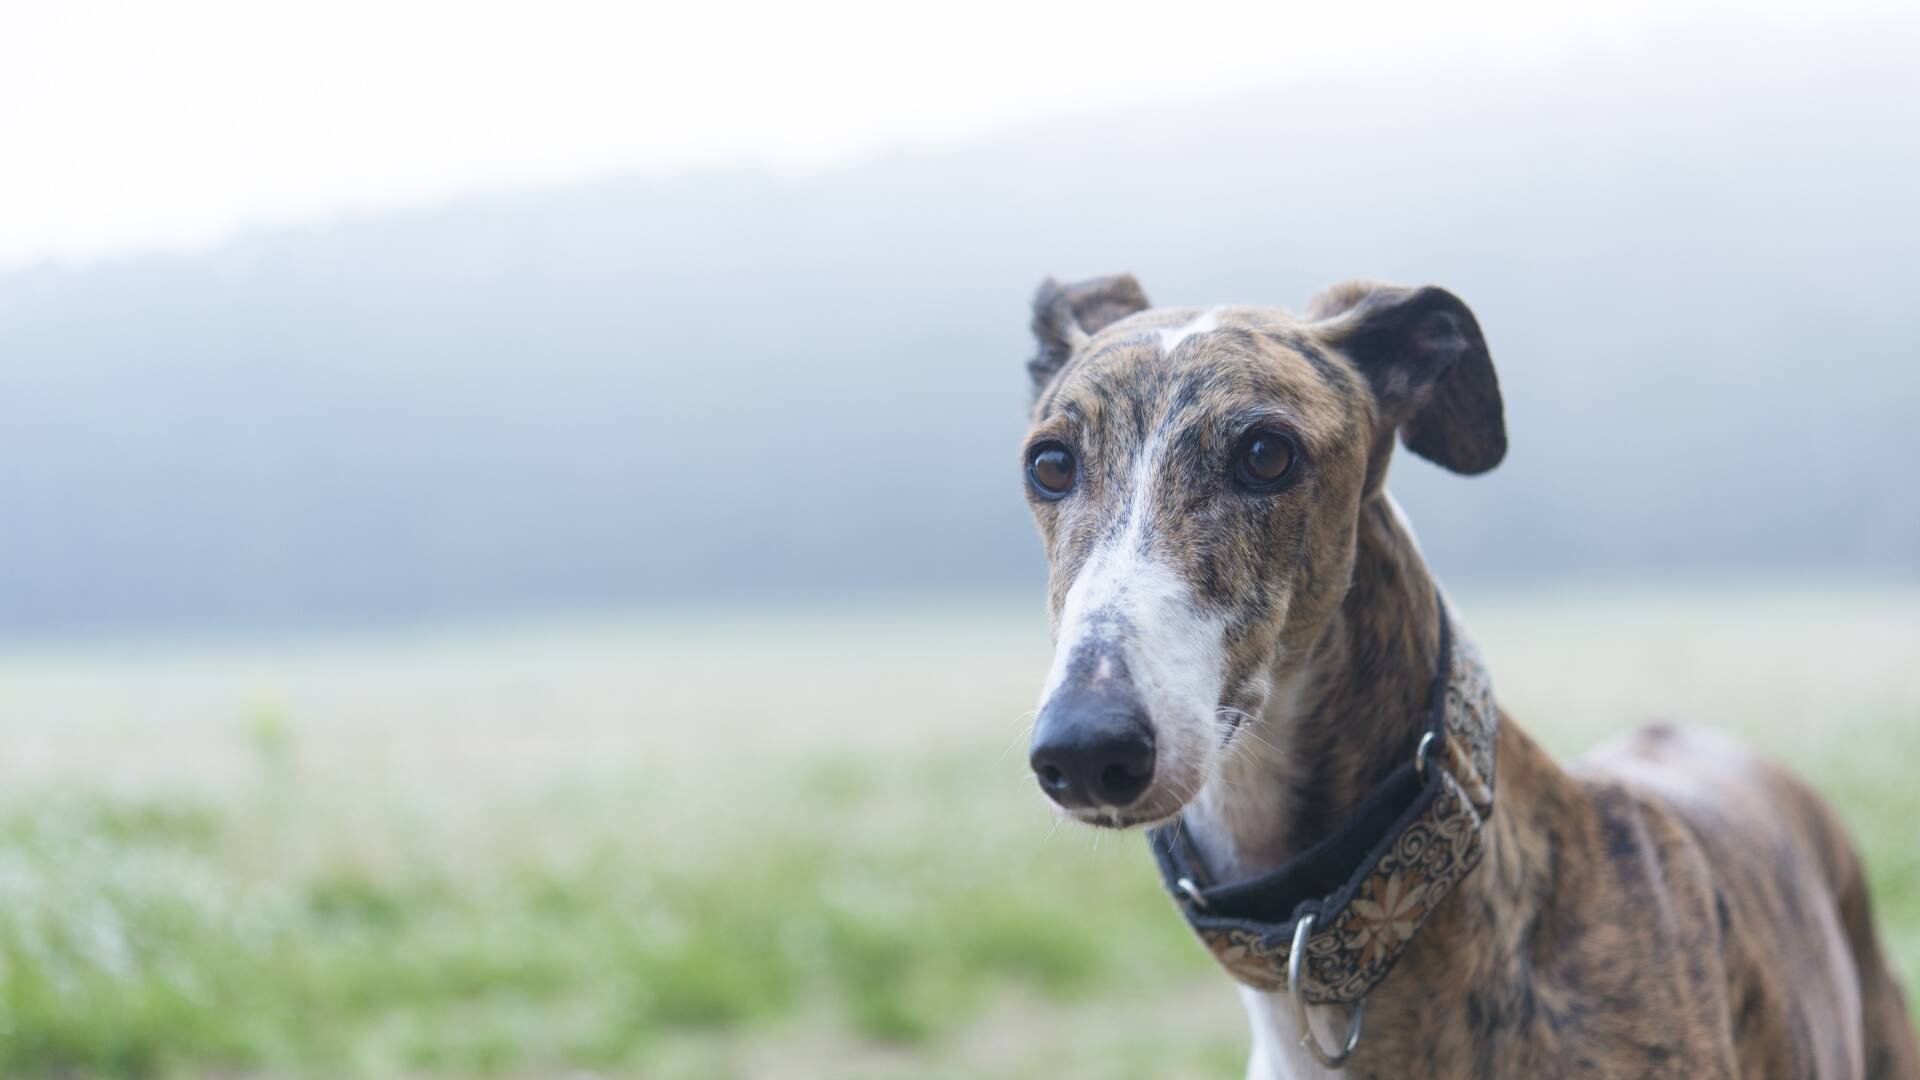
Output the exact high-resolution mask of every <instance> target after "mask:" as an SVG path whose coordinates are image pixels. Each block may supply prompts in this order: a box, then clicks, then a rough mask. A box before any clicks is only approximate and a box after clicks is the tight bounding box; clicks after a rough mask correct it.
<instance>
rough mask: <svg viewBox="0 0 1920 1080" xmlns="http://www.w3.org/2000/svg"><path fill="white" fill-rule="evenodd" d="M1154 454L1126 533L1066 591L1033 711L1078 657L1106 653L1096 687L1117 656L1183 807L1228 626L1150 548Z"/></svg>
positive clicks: (1221, 677) (1207, 732)
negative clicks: (1043, 683) (1050, 657)
mask: <svg viewBox="0 0 1920 1080" xmlns="http://www.w3.org/2000/svg"><path fill="white" fill-rule="evenodd" d="M1160 445H1161V444H1160V440H1159V439H1158V438H1155V439H1152V440H1149V442H1148V443H1147V445H1146V446H1144V447H1142V448H1141V451H1140V456H1139V457H1138V458H1137V459H1135V462H1134V469H1133V478H1132V479H1133V489H1132V491H1131V492H1130V493H1129V498H1128V503H1129V505H1128V508H1127V525H1126V528H1125V529H1123V530H1122V531H1121V534H1120V535H1119V536H1118V537H1117V538H1115V539H1114V540H1113V541H1112V542H1111V543H1109V544H1108V545H1106V546H1105V547H1103V548H1101V549H1100V550H1098V551H1096V552H1094V553H1093V555H1092V556H1091V557H1089V558H1088V560H1087V562H1086V564H1085V565H1084V566H1083V567H1081V570H1080V574H1079V576H1078V577H1077V578H1075V579H1074V582H1073V585H1072V587H1070V588H1069V589H1068V590H1067V596H1066V602H1065V603H1064V605H1063V606H1062V608H1061V612H1060V633H1059V640H1058V644H1057V645H1056V646H1055V648H1054V654H1053V667H1052V669H1051V670H1050V671H1049V672H1048V673H1047V682H1046V687H1045V689H1044V690H1042V691H1041V694H1040V707H1041V708H1042V709H1045V708H1046V704H1047V702H1048V701H1049V700H1050V699H1051V698H1052V697H1053V695H1054V692H1055V691H1057V690H1058V689H1059V688H1060V685H1061V684H1062V683H1063V682H1065V681H1066V679H1067V674H1068V672H1069V671H1070V670H1072V669H1074V667H1075V666H1076V665H1075V664H1074V661H1075V659H1076V658H1078V657H1079V656H1080V655H1081V653H1082V652H1083V651H1084V650H1090V649H1097V650H1099V652H1100V653H1101V654H1104V655H1097V656H1096V658H1095V663H1094V664H1093V667H1092V670H1093V677H1094V678H1096V679H1097V678H1104V677H1107V676H1109V675H1111V673H1112V670H1113V665H1112V661H1111V659H1109V657H1111V656H1113V655H1118V656H1119V657H1120V659H1121V660H1122V661H1123V662H1124V664H1125V668H1126V671H1127V673H1128V675H1129V676H1130V677H1131V678H1132V680H1133V684H1134V688H1135V690H1137V691H1138V693H1139V694H1140V702H1141V704H1142V705H1143V706H1145V708H1146V712H1147V717H1148V719H1149V721H1150V722H1151V723H1152V725H1153V729H1154V746H1155V758H1156V763H1155V768H1154V771H1155V774H1156V777H1157V778H1163V779H1165V780H1166V781H1167V782H1168V783H1172V784H1176V785H1179V786H1180V787H1181V788H1182V790H1181V791H1180V795H1181V796H1182V797H1183V798H1184V797H1186V796H1190V795H1191V794H1192V793H1193V789H1194V788H1195V787H1197V786H1198V785H1199V783H1200V780H1201V779H1202V778H1203V777H1204V770H1205V769H1206V768H1207V767H1208V766H1209V765H1210V763H1211V760H1212V754H1213V752H1214V749H1215V745H1216V743H1217V742H1218V739H1217V737H1216V733H1215V730H1214V729H1215V725H1216V719H1215V711H1216V709H1217V708H1218V706H1219V703H1220V693H1221V687H1222V685H1223V684H1224V681H1225V678H1226V675H1225V667H1226V642H1225V635H1226V622H1225V620H1224V619H1223V618H1221V617H1219V616H1217V615H1214V614H1212V613H1209V612H1207V611H1205V610H1204V609H1203V608H1202V606H1201V605H1200V604H1199V602H1198V598H1197V597H1195V596H1194V594H1193V590H1192V588H1191V587H1190V586H1189V585H1188V584H1187V582H1186V580H1185V579H1184V578H1183V577H1181V575H1180V573H1179V571H1178V569H1177V568H1176V567H1175V566H1173V565H1172V564H1171V563H1169V562H1168V561H1167V560H1166V559H1165V558H1164V557H1160V556H1156V555H1155V554H1153V553H1152V552H1151V551H1150V550H1149V549H1148V545H1147V526H1148V523H1149V522H1150V521H1151V520H1152V514H1153V506H1152V489H1153V484H1152V480H1153V469H1154V465H1155V463H1156V460H1157V458H1158V456H1159V452H1160ZM1082 670H1085V669H1084V668H1083V669H1082ZM1196 770H1200V771H1199V772H1196ZM1157 782H1158V780H1156V783H1157ZM1149 798H1151V796H1149Z"/></svg>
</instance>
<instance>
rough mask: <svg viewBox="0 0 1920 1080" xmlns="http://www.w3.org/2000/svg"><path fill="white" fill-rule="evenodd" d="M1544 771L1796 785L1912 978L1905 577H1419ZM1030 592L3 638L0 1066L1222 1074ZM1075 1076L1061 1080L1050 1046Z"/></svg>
mask: <svg viewBox="0 0 1920 1080" xmlns="http://www.w3.org/2000/svg"><path fill="white" fill-rule="evenodd" d="M1456 600H1457V601H1458V602H1459V606H1460V607H1462V608H1463V609H1464V611H1465V613H1466V615H1467V618H1468V621H1469V624H1470V625H1471V626H1472V628H1473V630H1474V632H1475V634H1476V636H1477V637H1478V638H1479V640H1480V641H1481V643H1482V645H1483V647H1484V649H1485V651H1486V653H1487V654H1488V658H1489V661H1490V663H1491V665H1492V669H1493V673H1494V678H1495V685H1496V687H1497V688H1498V690H1499V694H1500V697H1501V699H1502V701H1503V703H1504V704H1505V705H1506V706H1507V707H1508V709H1509V710H1510V711H1511V712H1512V713H1513V714H1514V715H1515V716H1516V717H1517V718H1518V720H1519V721H1520V722H1521V723H1522V724H1524V725H1526V726H1527V727H1528V728H1529V729H1530V730H1531V731H1533V732H1534V733H1535V734H1537V735H1539V736H1541V737H1542V738H1544V740H1545V741H1546V742H1547V743H1548V745H1549V746H1550V747H1552V748H1553V749H1554V750H1556V751H1557V752H1561V753H1568V754H1571V753H1576V752H1578V751H1579V750H1581V749H1583V748H1584V747H1586V746H1588V745H1590V744H1592V743H1593V742H1595V741H1597V740H1598V739H1600V738H1603V737H1604V736H1606V735H1608V734H1610V733H1613V732H1617V731H1621V730H1624V729H1625V728H1626V727H1628V726H1629V725H1631V724H1633V723H1636V722H1638V721H1641V720H1645V719H1649V718H1652V717H1655V716H1663V717H1670V718H1675V719H1682V720H1689V721H1699V722H1706V723H1712V724H1717V725H1720V726H1724V727H1727V728H1731V729H1734V730H1737V731H1740V732H1742V733H1744V734H1745V735H1747V736H1749V737H1750V738H1752V739H1754V740H1756V741H1757V742H1759V743H1761V744H1763V745H1764V746H1766V747H1767V748H1768V749H1769V750H1771V751H1772V752H1774V753H1777V754H1781V755H1784V756H1786V757H1788V758H1790V759H1791V760H1792V761H1794V762H1795V763H1797V765H1798V767H1799V768H1801V769H1802V770H1803V771H1804V772H1805V773H1806V774H1808V775H1810V776H1811V777H1813V778H1814V779H1815V780H1816V781H1817V782H1818V783H1819V784H1820V785H1821V786H1822V787H1823V789H1824V790H1826V791H1827V792H1828V793H1829V794H1830V795H1831V796H1832V798H1833V799H1834V800H1835V801H1836V802H1837V803H1838V804H1839V806H1840V807H1841V809H1842V811H1843V813H1844V814H1845V816H1846V818H1847V820H1848V821H1849V823H1850V824H1851V826H1852V828H1853V829H1854V831H1855V835H1856V837H1857V838H1858V839H1859V841H1860V842H1861V844H1862V846H1863V847H1864V848H1865V849H1866V852H1867V857H1868V865H1869V867H1870V870H1871V871H1872V873H1873V876H1874V883H1875V887H1876V894H1877V898H1878V901H1879V905H1880V914H1881V918H1882V921H1883V923H1884V924H1885V925H1886V927H1887V929H1888V932H1889V939H1890V942H1891V945H1892V948H1893V949H1894V951H1895V952H1896V954H1897V958H1898V961H1899V962H1900V964H1901V966H1902V967H1903V969H1904V970H1905V971H1906V972H1908V973H1909V974H1910V975H1912V974H1914V973H1920V827H1917V826H1916V822H1920V774H1917V773H1916V770H1917V769H1920V589H1916V588H1914V587H1911V586H1902V587H1885V588H1867V587H1858V586H1855V587H1848V588H1838V589H1835V588H1813V587H1807V588H1801V589H1787V588H1771V589H1766V590H1753V589H1745V590H1741V589H1722V590H1694V591H1689V592H1684V593H1673V592H1654V591H1633V590H1625V591H1623V590H1602V589H1592V590H1558V591H1554V592H1552V593H1549V594H1540V595H1517V594H1510V593H1508V594H1502V593H1475V592H1473V591H1464V592H1461V593H1459V594H1457V595H1456ZM1045 663H1046V645H1045V640H1044V627H1043V624H1042V621H1041V619H1040V617H1039V613H1038V610H1037V599H1035V598H1020V599H1018V600H1016V601H1013V602H1009V603H1003V604H989V603H972V604H968V605H957V604H953V605H922V606H918V607H913V608H909V609H902V610H881V609H877V608H869V609H864V610H856V611H851V612H842V613H839V614H834V615H822V614H819V613H812V612H803V611H781V612H767V613H745V612H740V613H731V614H711V613H709V614H702V615H656V616H650V617H644V618H633V619H605V620H572V621H566V622H558V621H556V622H552V623H547V624H530V623H523V624H518V625H514V626H510V627H498V628H492V629H472V628H468V629H438V630H431V631H426V630H423V631H415V632H410V633H404V634H402V633H390V634H385V635H380V636H367V637H359V638H333V639H324V640H321V639H316V640H307V641H278V642H262V643H251V644H236V643H226V644H219V643H203V644H196V645H186V644H179V643H163V644H151V643H149V644H138V643H119V644H105V643H95V644H89V645H84V646H80V645H75V646H66V647H62V648H58V649H53V648H46V649H40V650H31V651H30V650H22V649H17V648H16V649H15V650H13V651H11V652H7V653H5V654H3V655H0V1076H8V1077H14V1076H61V1077H69V1076H89V1075H105V1076H149V1075H158V1076H168V1075H186V1076H219V1077H233V1076H283V1075H284V1076H326V1077H334V1076H468V1075H499V1076H509V1077H547V1076H555V1077H559V1076H577V1075H589V1074H590V1075H594V1076H604V1077H613V1076H649V1077H651V1076H700V1077H708V1076H728V1075H741V1076H782V1077H786V1076H834V1077H840V1076H973V1075H996V1076H998V1075H1012V1076H1021V1075H1033V1076H1039V1075H1047V1076H1056V1075H1088V1076H1122V1077H1124V1076H1141V1077H1146V1076H1155V1077H1158V1076H1193V1077H1204V1076H1230V1075H1236V1074H1237V1073H1238V1071H1239V1070H1240V1069H1241V1068H1242V1067H1243V1063H1244V1058H1243V1054H1244V1039H1245V1036H1244V1032H1243V1030H1242V1027H1241V1020H1240V1019H1239V1014H1238V1007H1237V1005H1236V1004H1235V1003H1234V1001H1233V995H1232V993H1231V990H1230V988H1229V986H1228V985H1227V983H1226V982H1225V980H1224V979H1223V978H1221V977H1219V976H1218V975H1217V974H1216V973H1215V972H1214V971H1212V970H1211V969H1210V967H1209V961H1207V960H1206V959H1205V957H1204V956H1203V955H1202V953H1201V951H1200V950H1199V948H1198V947H1197V946H1196V945H1194V944H1193V943H1192V942H1191V941H1190V940H1189V939H1188V937H1187V932H1186V930H1185V928H1184V927H1183V926H1182V925H1181V923H1180V922H1179V920H1178V919H1177V918H1176V917H1175V916H1174V915H1173V913H1172V912H1171V910H1170V909H1169V907H1168V904H1167V902H1166V900H1165V899H1164V898H1163V897H1162V896H1161V895H1160V893H1159V890H1158V887H1157V884H1156V881H1155V878H1154V874H1153V872H1152V870H1151V867H1150V863H1149V860H1148V858H1147V856H1146V852H1145V849H1144V846H1143V842H1142V841H1141V840H1140V839H1139V838H1138V837H1135V836H1115V835H1111V834H1108V835H1104V836H1096V835H1095V834H1093V833H1091V832H1088V831H1086V830H1082V829H1078V828H1074V827H1072V826H1066V827H1060V828H1057V829H1056V828H1055V826H1054V823H1053V818H1052V817H1051V815H1050V814H1049V813H1048V812H1047V810H1046V809H1045V808H1044V807H1043V805H1042V803H1041V801H1040V799H1039V796H1038V795H1037V793H1036V792H1035V791H1034V790H1033V785H1032V783H1031V781H1030V779H1029V778H1028V777H1027V776H1026V768H1025V761H1024V758H1025V753H1024V749H1023V744H1024V734H1025V726H1026V714H1027V711H1028V710H1029V709H1031V708H1032V706H1033V698H1034V693H1035V690H1036V687H1037V683H1038V680H1039V678H1040V676H1041V674H1042V672H1043V669H1044V667H1045ZM1069 1063H1071V1065H1069Z"/></svg>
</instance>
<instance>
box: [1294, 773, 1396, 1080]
mask: <svg viewBox="0 0 1920 1080" xmlns="http://www.w3.org/2000/svg"><path fill="white" fill-rule="evenodd" d="M1428 737H1429V738H1431V737H1432V736H1431V735H1429V736H1428ZM1425 748H1426V744H1425V743H1422V744H1421V749H1425ZM1312 936H1313V916H1312V915H1302V916H1300V921H1299V922H1298V923H1296V924H1295V926H1294V928H1293V948H1292V949H1291V950H1289V951H1288V953H1287V997H1288V999H1289V1000H1291V1001H1292V1002H1293V1022H1294V1023H1296V1024H1299V1025H1300V1045H1301V1046H1304V1047H1306V1048H1307V1050H1308V1051H1309V1052H1310V1053H1312V1054H1313V1056H1314V1058H1315V1060H1317V1061H1319V1062H1320V1064H1321V1065H1322V1066H1324V1067H1326V1068H1329V1069H1337V1068H1339V1067H1340V1066H1342V1065H1344V1064H1346V1061H1347V1059H1348V1058H1350V1057H1352V1056H1353V1051H1354V1050H1355V1048H1357V1047H1358V1046H1359V1045H1360V1021H1361V1019H1362V1018H1363V1017H1365V1016H1366V1014H1367V1002H1366V999H1365V998H1362V999H1361V1000H1359V1001H1357V1002H1355V1003H1354V1005H1353V1017H1352V1018H1351V1019H1350V1020H1348V1021H1347V1045H1346V1046H1345V1047H1343V1048H1341V1050H1340V1052H1339V1053H1337V1054H1329V1053H1327V1051H1326V1050H1325V1049H1324V1048H1323V1047H1321V1045H1320V1040H1319V1039H1317V1038H1315V1037H1314V1034H1313V1025H1312V1024H1311V1023H1310V1022H1308V1019H1307V997H1306V995H1305V994H1304V993H1302V992H1301V990H1300V984H1301V981H1302V980H1301V978H1300V975H1301V972H1302V971H1303V970H1304V967H1303V965H1304V964H1305V963H1306V959H1307V939H1308V938H1310V937H1312Z"/></svg>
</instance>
